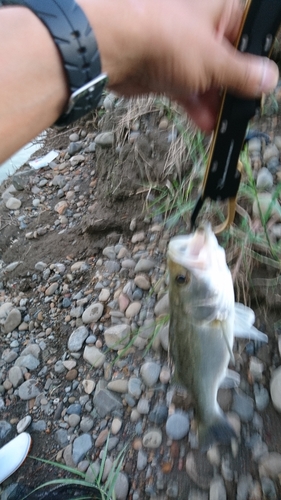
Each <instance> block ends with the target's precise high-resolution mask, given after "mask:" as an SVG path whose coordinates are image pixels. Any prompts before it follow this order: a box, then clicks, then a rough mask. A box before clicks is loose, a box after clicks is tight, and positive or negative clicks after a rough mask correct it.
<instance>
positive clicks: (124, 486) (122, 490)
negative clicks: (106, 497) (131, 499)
mask: <svg viewBox="0 0 281 500" xmlns="http://www.w3.org/2000/svg"><path fill="white" fill-rule="evenodd" d="M114 493H115V497H116V500H126V498H128V493H129V480H128V477H127V475H126V474H125V473H124V472H119V473H118V476H117V478H116V482H115V485H114Z"/></svg>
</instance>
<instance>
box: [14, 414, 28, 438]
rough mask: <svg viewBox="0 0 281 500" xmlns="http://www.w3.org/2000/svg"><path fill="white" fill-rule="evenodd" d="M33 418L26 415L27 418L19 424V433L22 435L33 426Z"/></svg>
mask: <svg viewBox="0 0 281 500" xmlns="http://www.w3.org/2000/svg"><path fill="white" fill-rule="evenodd" d="M31 421H32V418H31V416H30V415H26V417H24V418H22V419H21V420H20V421H19V422H18V424H17V432H18V434H20V433H21V432H24V431H25V430H26V429H27V427H28V426H29V425H30V424H31Z"/></svg>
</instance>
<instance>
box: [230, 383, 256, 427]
mask: <svg viewBox="0 0 281 500" xmlns="http://www.w3.org/2000/svg"><path fill="white" fill-rule="evenodd" d="M232 411H234V412H236V413H237V415H239V417H240V418H241V420H242V422H250V421H251V420H252V418H253V416H254V401H253V399H252V398H250V397H249V396H247V395H246V394H244V393H243V392H242V391H241V390H238V389H237V390H236V392H235V394H234V396H233V404H232Z"/></svg>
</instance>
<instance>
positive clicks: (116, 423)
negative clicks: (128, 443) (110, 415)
mask: <svg viewBox="0 0 281 500" xmlns="http://www.w3.org/2000/svg"><path fill="white" fill-rule="evenodd" d="M121 427H122V420H120V418H117V417H115V418H114V419H113V420H112V423H111V434H113V435H115V434H118V432H119V431H120V429H121Z"/></svg>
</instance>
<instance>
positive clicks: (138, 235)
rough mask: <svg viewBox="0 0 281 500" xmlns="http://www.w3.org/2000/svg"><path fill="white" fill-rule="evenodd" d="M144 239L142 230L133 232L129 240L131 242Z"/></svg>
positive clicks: (138, 241)
mask: <svg viewBox="0 0 281 500" xmlns="http://www.w3.org/2000/svg"><path fill="white" fill-rule="evenodd" d="M144 239H145V233H144V231H140V232H139V233H135V234H133V236H132V239H131V241H132V243H140V242H141V241H143V240H144Z"/></svg>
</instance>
